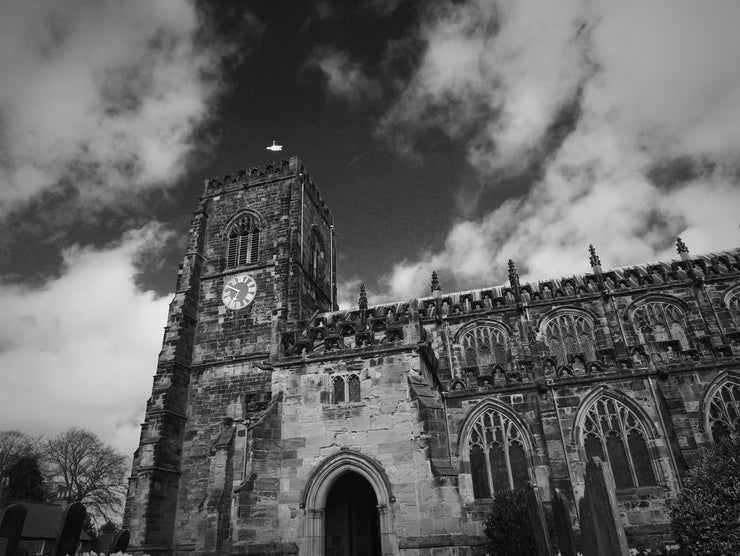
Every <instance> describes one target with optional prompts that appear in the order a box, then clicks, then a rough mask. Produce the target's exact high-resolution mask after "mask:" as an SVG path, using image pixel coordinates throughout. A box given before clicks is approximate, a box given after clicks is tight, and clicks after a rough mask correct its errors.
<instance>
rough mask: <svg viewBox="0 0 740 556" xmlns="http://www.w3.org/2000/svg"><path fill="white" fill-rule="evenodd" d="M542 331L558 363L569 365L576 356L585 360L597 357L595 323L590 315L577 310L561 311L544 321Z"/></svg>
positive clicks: (592, 359)
mask: <svg viewBox="0 0 740 556" xmlns="http://www.w3.org/2000/svg"><path fill="white" fill-rule="evenodd" d="M541 331H542V333H543V335H544V338H545V342H546V343H547V346H548V348H549V349H550V354H552V356H553V357H554V358H555V359H556V361H557V363H558V365H568V364H570V363H572V361H573V359H574V358H575V357H576V356H579V357H581V358H583V360H584V361H594V360H595V359H596V350H595V343H596V342H595V341H594V325H593V321H592V319H591V318H590V317H587V316H586V315H584V314H582V313H579V312H575V311H567V310H565V311H561V312H558V313H557V314H555V315H552V316H551V317H550V318H548V319H547V320H546V321H544V322H543V324H542V327H541Z"/></svg>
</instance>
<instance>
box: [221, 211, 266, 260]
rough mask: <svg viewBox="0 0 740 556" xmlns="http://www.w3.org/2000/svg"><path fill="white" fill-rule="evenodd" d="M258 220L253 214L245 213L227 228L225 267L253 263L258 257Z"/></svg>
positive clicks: (259, 230)
mask: <svg viewBox="0 0 740 556" xmlns="http://www.w3.org/2000/svg"><path fill="white" fill-rule="evenodd" d="M260 232H261V229H260V222H259V218H258V217H257V215H255V214H245V215H243V216H241V217H240V218H238V219H237V220H236V222H234V223H233V224H232V225H231V227H230V228H229V232H228V235H227V237H228V245H227V248H226V268H235V267H237V266H242V265H246V264H254V263H256V262H257V260H258V257H259V249H260Z"/></svg>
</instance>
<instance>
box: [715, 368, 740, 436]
mask: <svg viewBox="0 0 740 556" xmlns="http://www.w3.org/2000/svg"><path fill="white" fill-rule="evenodd" d="M708 412H709V415H708V422H709V432H710V434H711V435H712V440H714V442H715V443H716V442H719V441H720V440H722V439H723V438H727V437H729V436H730V435H731V434H733V433H737V432H740V384H738V383H737V382H734V381H727V382H725V383H724V384H723V385H722V386H720V387H719V388H718V389H717V391H716V392H715V393H714V394H713V395H712V397H711V399H710V402H709V408H708Z"/></svg>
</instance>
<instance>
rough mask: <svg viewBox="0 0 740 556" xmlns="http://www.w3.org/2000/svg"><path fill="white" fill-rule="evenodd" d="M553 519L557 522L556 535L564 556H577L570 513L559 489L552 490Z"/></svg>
mask: <svg viewBox="0 0 740 556" xmlns="http://www.w3.org/2000/svg"><path fill="white" fill-rule="evenodd" d="M552 517H553V521H554V522H555V533H556V534H557V536H558V541H559V544H560V554H561V555H562V556H577V554H578V552H577V551H576V541H575V538H574V537H573V527H572V526H571V523H570V512H569V511H568V506H567V504H566V503H565V499H564V498H563V495H562V494H561V492H560V490H559V489H557V488H553V489H552Z"/></svg>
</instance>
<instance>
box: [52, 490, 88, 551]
mask: <svg viewBox="0 0 740 556" xmlns="http://www.w3.org/2000/svg"><path fill="white" fill-rule="evenodd" d="M86 514H87V511H86V510H85V506H84V505H82V504H81V503H79V502H73V503H72V504H69V505H68V506H67V507H66V508H64V517H63V518H62V523H61V525H60V526H59V532H58V533H57V538H56V541H54V550H53V551H52V554H53V556H67V555H68V554H74V553H75V552H76V551H77V543H78V542H79V541H80V533H81V532H82V524H83V523H84V522H85V515H86Z"/></svg>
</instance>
